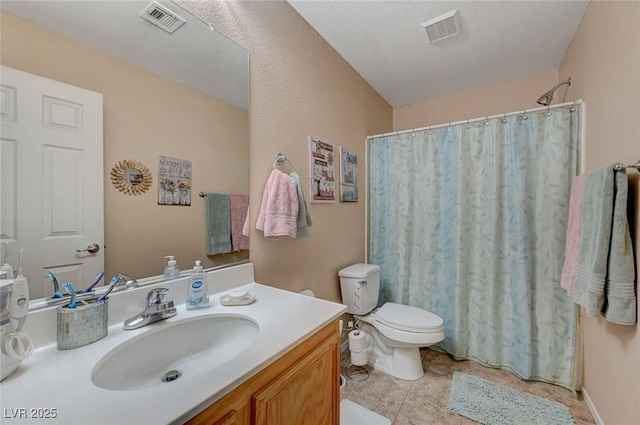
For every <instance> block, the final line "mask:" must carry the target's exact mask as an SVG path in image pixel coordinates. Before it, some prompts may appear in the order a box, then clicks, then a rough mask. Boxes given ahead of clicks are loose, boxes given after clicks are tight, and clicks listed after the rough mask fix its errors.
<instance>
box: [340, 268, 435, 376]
mask: <svg viewBox="0 0 640 425" xmlns="http://www.w3.org/2000/svg"><path fill="white" fill-rule="evenodd" d="M338 276H340V290H341V292H342V302H343V304H345V305H346V306H347V313H350V314H353V315H354V316H356V320H358V323H359V328H360V329H361V330H363V331H365V332H366V333H367V334H368V338H369V347H368V349H367V356H368V364H369V365H370V366H372V367H373V368H375V369H377V370H380V371H381V372H385V373H387V374H389V375H392V376H395V377H397V378H401V379H407V380H416V379H420V378H421V377H422V375H424V370H423V369H422V359H421V357H420V347H428V346H430V345H433V344H437V343H438V342H440V341H442V340H443V339H444V323H443V321H442V318H441V317H440V316H438V315H436V314H433V313H431V312H429V311H426V310H423V309H421V308H416V307H411V306H408V305H402V304H395V303H385V304H384V305H383V306H382V307H380V308H376V306H377V305H378V295H379V290H380V267H379V266H377V265H375V264H362V263H360V264H354V265H351V266H349V267H346V268H344V269H342V270H340V271H339V272H338Z"/></svg>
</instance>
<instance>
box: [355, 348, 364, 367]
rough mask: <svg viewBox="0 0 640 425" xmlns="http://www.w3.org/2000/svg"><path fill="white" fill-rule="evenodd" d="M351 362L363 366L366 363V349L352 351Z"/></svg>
mask: <svg viewBox="0 0 640 425" xmlns="http://www.w3.org/2000/svg"><path fill="white" fill-rule="evenodd" d="M351 364H352V365H355V366H364V365H366V364H367V350H363V351H352V352H351Z"/></svg>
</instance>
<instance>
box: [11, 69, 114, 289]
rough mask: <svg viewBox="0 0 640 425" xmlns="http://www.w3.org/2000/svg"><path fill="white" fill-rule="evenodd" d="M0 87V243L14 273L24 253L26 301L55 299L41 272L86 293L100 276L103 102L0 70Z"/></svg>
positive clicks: (76, 90)
mask: <svg viewBox="0 0 640 425" xmlns="http://www.w3.org/2000/svg"><path fill="white" fill-rule="evenodd" d="M0 82H1V89H2V90H1V91H0V94H1V96H2V97H1V100H0V109H1V111H0V112H1V113H0V116H1V119H2V123H1V124H2V127H1V132H0V139H1V144H0V164H1V165H2V170H1V171H0V190H2V193H1V196H0V202H1V205H0V214H2V217H0V226H1V227H0V237H1V238H2V239H3V240H8V241H13V243H12V244H11V245H9V249H10V253H11V255H10V259H11V260H12V263H13V264H12V265H13V266H14V268H17V252H18V250H19V249H20V248H24V254H23V271H24V275H25V277H26V278H27V280H28V281H29V289H30V292H31V298H32V299H35V298H41V297H46V296H50V295H51V294H52V293H53V285H52V284H51V283H50V282H48V281H46V280H45V279H44V277H43V275H44V272H45V271H46V270H51V271H52V272H53V273H54V274H55V275H56V277H57V278H58V281H59V283H60V284H61V285H62V284H63V283H64V282H66V281H71V282H73V284H74V286H75V287H76V289H81V288H85V287H87V286H88V285H90V284H91V283H92V281H93V278H94V277H95V275H96V273H97V272H98V271H99V270H102V269H103V268H104V249H103V247H104V210H103V203H104V201H103V165H102V164H103V159H102V158H103V147H102V145H103V141H102V138H103V130H102V95H101V94H99V93H95V92H92V91H89V90H85V89H81V88H79V87H74V86H70V85H68V84H63V83H60V82H57V81H53V80H49V79H46V78H42V77H38V76H36V75H33V74H28V73H26V72H22V71H18V70H15V69H12V68H8V67H4V66H3V67H2V69H1V73H0ZM91 244H96V245H97V246H98V247H99V250H98V251H97V252H94V253H90V252H88V251H81V252H78V250H83V249H85V248H87V247H88V246H89V245H91Z"/></svg>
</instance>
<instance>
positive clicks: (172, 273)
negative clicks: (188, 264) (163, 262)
mask: <svg viewBox="0 0 640 425" xmlns="http://www.w3.org/2000/svg"><path fill="white" fill-rule="evenodd" d="M164 258H168V259H169V261H167V267H165V268H164V279H165V280H170V279H176V278H178V277H180V267H178V262H177V261H176V260H175V256H173V255H167V256H166V257H164Z"/></svg>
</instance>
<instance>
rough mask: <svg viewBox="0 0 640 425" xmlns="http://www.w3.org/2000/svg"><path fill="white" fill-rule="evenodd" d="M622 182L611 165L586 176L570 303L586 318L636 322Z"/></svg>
mask: <svg viewBox="0 0 640 425" xmlns="http://www.w3.org/2000/svg"><path fill="white" fill-rule="evenodd" d="M627 192H628V180H627V175H626V173H625V171H624V170H623V171H617V172H616V171H614V169H613V165H612V164H609V165H605V166H603V167H600V168H597V169H595V170H593V171H592V172H590V173H589V174H588V175H587V181H586V184H585V195H584V204H583V210H582V211H583V217H582V233H581V236H580V253H579V256H578V273H577V278H576V283H575V289H574V292H573V300H574V302H576V303H578V304H580V305H581V306H583V307H585V308H586V311H587V315H588V316H591V317H594V316H598V315H603V316H604V317H605V318H606V319H607V320H609V321H610V322H614V323H619V324H626V325H632V324H634V323H636V295H635V283H634V281H635V269H634V263H633V248H632V246H631V236H630V234H629V223H628V221H627Z"/></svg>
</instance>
